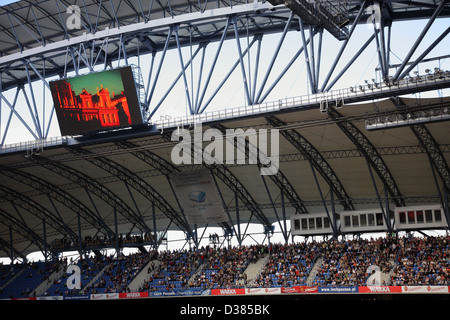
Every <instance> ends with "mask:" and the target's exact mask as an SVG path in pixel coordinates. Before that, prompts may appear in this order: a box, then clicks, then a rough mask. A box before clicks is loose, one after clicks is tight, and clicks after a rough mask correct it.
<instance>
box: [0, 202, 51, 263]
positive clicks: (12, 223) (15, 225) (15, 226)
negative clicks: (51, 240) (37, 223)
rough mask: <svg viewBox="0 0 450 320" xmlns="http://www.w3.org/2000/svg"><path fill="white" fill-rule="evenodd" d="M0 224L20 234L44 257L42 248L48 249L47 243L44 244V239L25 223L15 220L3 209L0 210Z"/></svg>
mask: <svg viewBox="0 0 450 320" xmlns="http://www.w3.org/2000/svg"><path fill="white" fill-rule="evenodd" d="M0 222H1V223H3V224H4V225H5V226H8V227H10V228H11V229H12V230H14V231H15V232H17V233H18V234H20V235H21V236H22V237H24V238H25V239H27V240H29V241H30V242H32V243H34V244H36V245H37V246H38V247H39V249H40V250H41V252H42V253H43V254H44V255H45V249H44V248H50V246H49V245H48V243H46V241H45V239H43V238H42V237H41V236H39V235H38V234H37V233H36V232H34V231H33V230H32V229H31V228H29V227H28V226H27V225H26V224H25V223H23V221H20V220H19V219H16V218H15V217H13V216H12V215H10V214H9V213H8V212H6V211H4V210H3V209H0Z"/></svg>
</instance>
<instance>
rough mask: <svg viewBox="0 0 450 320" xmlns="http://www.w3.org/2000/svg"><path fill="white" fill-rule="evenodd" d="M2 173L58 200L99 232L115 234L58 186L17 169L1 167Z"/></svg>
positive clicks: (0, 171)
mask: <svg viewBox="0 0 450 320" xmlns="http://www.w3.org/2000/svg"><path fill="white" fill-rule="evenodd" d="M0 173H1V174H3V175H5V176H7V177H9V178H11V179H14V180H17V181H19V182H22V183H25V184H26V185H28V186H30V187H32V188H34V189H36V190H40V191H42V192H44V193H45V194H47V195H48V196H50V197H52V198H54V199H56V200H57V201H59V202H60V203H62V204H63V205H64V206H66V207H67V208H68V209H70V210H72V211H73V212H74V213H75V214H77V215H80V216H81V217H83V218H84V219H85V220H86V221H87V222H88V223H89V224H91V225H92V226H93V227H94V228H96V229H97V230H99V231H100V230H101V231H102V232H103V233H105V235H109V236H113V235H114V232H113V231H112V230H111V229H110V228H109V227H108V226H107V225H106V224H105V223H104V221H103V220H102V219H100V218H99V217H98V216H97V215H96V214H95V213H94V212H92V210H90V209H89V208H88V207H87V206H86V205H84V204H83V203H82V202H80V201H78V200H77V199H75V198H74V197H73V196H72V195H70V194H69V193H67V192H65V191H64V190H62V189H61V188H59V187H58V186H56V185H54V184H52V183H50V182H48V181H45V180H44V179H42V178H38V177H36V176H34V175H31V174H29V173H24V172H21V171H19V170H15V169H8V170H6V169H4V168H2V167H0Z"/></svg>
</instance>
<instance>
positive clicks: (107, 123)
mask: <svg viewBox="0 0 450 320" xmlns="http://www.w3.org/2000/svg"><path fill="white" fill-rule="evenodd" d="M50 90H51V93H52V97H53V103H54V106H55V111H56V115H57V117H58V122H59V127H60V130H61V135H63V136H67V135H81V134H86V133H90V132H98V131H103V130H110V129H115V128H119V127H126V126H132V125H136V124H141V123H142V115H141V110H140V107H139V102H138V98H137V94H136V87H135V84H134V78H133V73H132V71H131V67H123V68H118V69H112V70H107V71H103V72H95V73H91V74H87V75H83V76H77V77H73V78H66V79H62V80H56V81H52V82H50Z"/></svg>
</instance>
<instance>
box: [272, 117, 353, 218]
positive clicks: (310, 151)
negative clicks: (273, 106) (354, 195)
mask: <svg viewBox="0 0 450 320" xmlns="http://www.w3.org/2000/svg"><path fill="white" fill-rule="evenodd" d="M266 120H267V122H268V123H269V124H270V125H271V126H272V127H275V128H276V127H280V126H285V125H286V122H284V121H282V120H280V119H278V118H277V117H275V116H273V115H271V116H267V117H266ZM280 133H281V134H282V135H283V137H284V138H285V139H286V140H288V141H289V142H290V143H291V144H292V145H293V146H294V147H295V148H296V149H297V150H298V151H300V153H301V154H302V155H303V156H304V157H305V158H306V159H308V160H309V161H310V162H311V163H312V164H313V165H314V168H315V169H316V170H317V171H318V172H319V173H320V175H321V176H322V177H323V178H324V179H325V181H326V182H327V183H328V185H329V186H330V188H332V189H333V191H334V193H335V194H336V195H337V197H338V199H339V200H340V201H341V204H342V206H343V207H344V209H345V210H353V209H354V207H353V204H352V200H351V198H350V197H349V196H348V194H347V192H346V191H345V188H344V186H343V185H342V183H341V181H340V180H339V178H338V176H337V175H336V174H335V173H334V171H333V169H332V168H331V167H330V165H329V164H328V162H327V161H326V160H325V158H324V157H323V156H322V154H321V153H320V152H319V151H318V150H317V149H316V148H315V147H314V146H313V145H312V144H311V143H310V142H309V141H308V140H307V139H305V137H303V136H302V135H301V134H300V133H299V132H298V131H296V130H294V129H288V130H281V131H280Z"/></svg>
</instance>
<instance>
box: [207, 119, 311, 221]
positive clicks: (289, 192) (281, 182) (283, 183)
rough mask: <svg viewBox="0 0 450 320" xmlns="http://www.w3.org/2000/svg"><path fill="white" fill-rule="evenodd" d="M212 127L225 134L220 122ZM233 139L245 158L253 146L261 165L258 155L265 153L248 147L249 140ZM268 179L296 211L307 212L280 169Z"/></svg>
mask: <svg viewBox="0 0 450 320" xmlns="http://www.w3.org/2000/svg"><path fill="white" fill-rule="evenodd" d="M213 127H215V128H217V129H219V130H220V131H221V132H222V133H224V134H225V132H226V129H227V128H226V127H225V126H223V125H221V124H215V125H214V126H213ZM233 140H234V146H235V148H236V149H240V150H242V151H244V152H245V156H246V158H247V159H250V154H249V153H250V149H253V147H254V148H255V151H256V152H257V154H258V156H257V159H258V167H259V168H260V167H261V163H260V161H259V160H260V159H259V157H261V156H263V157H267V155H265V154H263V153H262V152H261V151H260V150H259V148H258V146H252V148H250V147H249V144H250V143H249V141H248V140H245V145H238V141H237V139H233ZM269 177H270V179H271V180H272V181H273V182H274V183H275V184H276V185H277V186H278V187H279V188H280V190H281V192H282V193H284V195H285V196H286V197H287V198H288V200H289V201H290V202H291V203H292V205H293V206H294V208H295V209H296V211H297V213H308V209H306V206H305V204H304V202H303V200H302V199H301V198H300V196H299V195H298V194H297V192H296V191H295V188H294V187H293V186H292V184H291V183H290V182H289V180H288V179H287V178H286V176H285V175H284V174H283V173H282V172H281V170H278V171H277V172H276V173H275V174H271V175H269Z"/></svg>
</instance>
